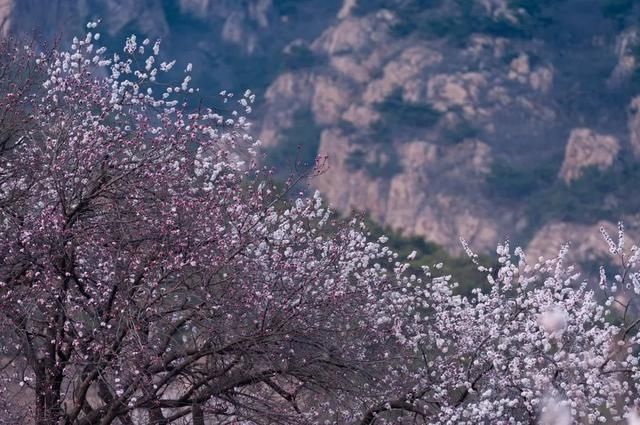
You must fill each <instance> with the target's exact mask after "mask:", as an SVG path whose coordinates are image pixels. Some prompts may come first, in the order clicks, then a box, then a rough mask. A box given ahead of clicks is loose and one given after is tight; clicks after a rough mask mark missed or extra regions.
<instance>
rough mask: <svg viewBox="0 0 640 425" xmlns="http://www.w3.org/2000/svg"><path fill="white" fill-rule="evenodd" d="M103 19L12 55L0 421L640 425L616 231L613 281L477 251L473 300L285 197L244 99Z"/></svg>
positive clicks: (5, 92) (6, 91)
mask: <svg viewBox="0 0 640 425" xmlns="http://www.w3.org/2000/svg"><path fill="white" fill-rule="evenodd" d="M96 27H97V23H90V24H89V25H88V28H87V30H88V32H87V34H86V35H85V36H84V37H82V38H79V39H74V41H73V44H72V45H71V48H70V50H69V51H52V52H49V53H36V52H35V50H34V49H32V48H30V47H25V48H20V47H16V46H15V45H14V44H12V43H10V42H6V43H5V44H3V45H2V46H1V47H2V49H0V53H1V59H2V60H1V61H0V66H2V67H4V68H3V70H5V71H7V72H6V75H15V76H16V77H15V79H14V81H12V82H11V83H4V82H3V83H2V84H0V89H1V90H2V93H1V95H2V101H1V102H0V115H1V118H2V120H0V122H1V124H0V125H1V128H0V134H2V136H3V140H4V142H3V144H2V145H1V146H0V148H1V149H0V318H1V319H0V362H2V363H0V409H1V410H0V423H2V424H3V425H4V423H7V424H9V423H12V424H13V423H16V424H17V423H24V422H34V423H36V424H38V425H41V424H42V425H45V424H47V425H48V424H54V423H56V424H57V423H66V424H94V423H100V424H112V423H113V424H115V423H121V424H133V423H137V422H141V421H142V422H144V421H146V422H148V423H157V424H169V423H184V422H185V421H186V422H190V423H194V424H204V423H206V422H211V423H247V424H271V423H282V424H319V423H325V424H352V423H360V424H363V425H365V424H373V423H374V422H375V423H378V424H380V423H389V424H392V423H393V424H399V423H429V424H478V423H505V424H531V423H548V422H549V421H550V420H552V419H549V418H554V417H555V418H561V419H560V420H561V422H558V423H573V422H578V423H603V422H607V421H614V422H613V423H615V421H617V422H618V423H619V422H620V421H624V420H625V418H627V417H628V418H630V419H629V420H630V422H631V423H633V421H637V414H636V413H635V410H634V408H635V407H638V406H634V403H635V399H636V395H637V392H638V388H637V386H638V382H640V367H638V357H637V351H638V350H637V348H638V342H639V341H638V333H637V326H638V325H639V324H640V320H639V319H633V318H632V317H633V315H634V314H636V313H637V311H636V308H635V307H634V296H635V295H636V294H637V292H640V282H639V281H640V277H639V276H640V274H639V272H638V270H637V268H638V260H639V257H640V254H639V251H638V248H637V247H635V246H634V247H632V248H631V251H630V253H627V252H626V251H625V247H624V245H625V244H624V231H623V228H622V225H620V227H619V235H618V241H614V240H613V239H612V238H611V237H610V236H609V235H608V234H607V233H606V232H605V231H603V235H604V237H605V241H606V243H607V244H609V246H610V249H611V253H612V254H613V255H616V256H617V258H619V260H620V267H621V270H622V271H621V273H620V274H617V275H615V277H614V279H613V280H612V281H609V280H608V279H607V273H606V272H605V270H604V269H602V273H601V281H600V285H599V286H598V285H596V286H590V285H589V284H587V283H586V282H583V281H581V280H580V278H579V275H578V273H577V272H576V270H575V269H574V268H573V267H571V266H567V265H566V264H565V260H564V259H565V256H566V253H567V248H566V247H565V248H563V249H562V250H561V251H560V253H559V254H558V256H557V257H556V258H554V259H550V260H546V261H539V262H537V263H532V262H529V261H528V259H527V258H526V257H525V255H524V253H523V252H522V250H520V249H515V250H514V251H513V252H512V250H511V248H510V246H509V243H504V244H502V245H500V246H499V247H498V250H497V255H498V262H497V264H498V265H497V266H496V267H492V268H487V267H483V266H481V265H480V264H479V260H478V257H477V256H476V255H475V254H473V252H472V250H471V248H470V247H469V246H468V244H466V243H465V242H464V241H463V246H464V249H465V251H466V252H467V253H468V254H469V256H470V257H471V261H473V262H474V263H475V264H477V265H478V268H479V269H480V270H481V271H484V272H486V275H487V282H478V285H477V289H475V290H474V291H473V292H472V294H471V295H469V296H463V295H461V294H460V293H459V292H458V290H457V288H458V284H457V283H456V281H455V280H454V279H453V278H452V277H451V276H447V275H444V276H443V275H441V274H440V273H439V271H440V270H441V267H442V265H441V264H435V265H433V267H424V269H423V272H422V273H421V274H417V273H415V271H414V269H413V268H412V267H411V261H412V260H413V259H414V258H415V255H416V254H415V253H411V254H410V255H409V256H408V258H406V259H403V258H399V257H398V254H396V253H394V252H393V251H392V250H391V249H389V248H388V247H387V246H385V242H386V239H385V238H380V239H379V240H377V241H372V240H371V238H370V235H368V233H367V230H366V227H365V226H364V225H363V224H362V223H361V222H360V221H358V220H356V219H354V220H352V221H348V222H346V221H344V220H340V219H339V218H337V217H335V216H334V215H333V214H332V213H331V211H330V210H329V209H328V207H327V206H326V205H325V204H324V203H323V202H322V199H321V197H320V195H319V194H317V193H316V194H315V195H314V196H312V197H307V196H306V195H305V194H304V193H302V192H299V193H296V190H297V186H296V183H297V181H298V180H300V179H301V178H304V176H299V177H297V178H296V177H295V176H293V177H292V178H291V179H290V180H288V181H287V182H285V183H284V184H277V183H276V182H274V181H273V180H272V177H271V176H272V172H271V170H270V169H268V168H265V167H261V166H260V165H259V164H258V161H257V158H256V152H257V150H256V149H257V147H258V145H259V142H258V141H254V140H253V138H252V137H251V135H250V134H249V130H250V124H249V122H248V120H247V118H246V114H248V113H250V112H251V108H252V104H253V102H254V100H255V95H254V94H253V93H251V92H250V91H247V92H245V93H244V95H243V96H241V97H240V99H239V100H234V98H233V95H232V94H231V93H228V92H226V91H223V92H221V93H220V96H221V97H222V102H223V104H226V105H229V102H231V104H235V105H237V110H232V111H231V112H230V113H229V114H227V115H224V114H222V113H221V112H220V111H219V110H217V109H214V108H210V109H206V108H201V107H198V108H195V107H192V106H191V105H193V103H192V102H191V101H190V99H191V97H190V96H196V95H197V94H196V93H198V91H197V90H196V89H193V88H192V87H191V86H190V84H191V76H190V75H191V71H192V66H191V65H190V64H189V65H188V66H187V67H186V68H185V70H184V76H181V78H180V79H181V81H180V82H178V83H177V84H172V83H168V82H167V81H169V80H170V76H171V70H172V69H173V68H174V66H175V62H173V61H170V62H164V61H161V59H160V43H159V42H154V43H152V42H151V41H149V40H143V41H139V40H138V39H137V38H136V37H135V36H131V37H129V38H128V39H127V40H126V43H125V46H124V49H123V51H122V52H117V53H113V54H109V53H108V52H107V50H106V49H105V48H103V47H99V46H97V43H98V41H99V40H100V36H99V34H98V33H94V32H93V31H94V30H95V28H96ZM18 57H20V58H23V59H25V58H26V59H25V60H21V61H18V60H17V58H18ZM24 63H28V64H29V65H28V68H26V71H28V72H15V71H16V70H17V71H20V67H21V66H23V65H22V64H24ZM23 71H25V70H23ZM25 75H26V76H27V77H24V76H25ZM165 80H167V81H165Z"/></svg>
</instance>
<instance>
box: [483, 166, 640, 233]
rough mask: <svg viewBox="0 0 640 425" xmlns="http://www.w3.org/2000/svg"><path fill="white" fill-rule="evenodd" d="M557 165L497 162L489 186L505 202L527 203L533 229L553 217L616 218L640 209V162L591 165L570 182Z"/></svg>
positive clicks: (585, 220) (590, 220)
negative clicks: (606, 166) (604, 166)
mask: <svg viewBox="0 0 640 425" xmlns="http://www.w3.org/2000/svg"><path fill="white" fill-rule="evenodd" d="M554 164H555V165H554ZM558 169H559V164H558V162H557V161H550V162H549V163H547V164H544V165H539V166H536V167H530V168H516V167H511V166H509V165H505V164H500V163H496V164H494V166H493V167H492V171H491V174H490V175H489V176H488V177H487V180H486V184H487V188H488V190H489V191H490V193H491V195H493V196H496V197H498V198H501V200H502V201H507V202H509V201H513V202H522V201H524V202H526V210H525V212H526V216H527V219H528V224H529V227H530V228H532V229H533V228H537V227H539V226H541V225H543V224H544V223H545V222H548V221H550V220H563V221H572V222H579V223H594V222H596V221H597V220H600V219H608V220H611V221H616V220H619V219H620V216H621V215H624V214H630V213H636V212H637V211H639V210H640V185H638V181H640V164H638V163H637V162H635V161H633V160H628V161H625V160H621V161H620V162H619V163H618V164H616V165H615V166H614V167H612V168H610V169H608V170H605V171H600V170H598V169H597V168H595V167H589V168H587V169H585V170H584V172H583V174H582V176H581V177H580V178H579V179H577V180H575V181H573V182H571V184H569V185H567V184H565V183H564V181H562V180H560V179H558V178H557V174H558ZM594 199H596V201H594Z"/></svg>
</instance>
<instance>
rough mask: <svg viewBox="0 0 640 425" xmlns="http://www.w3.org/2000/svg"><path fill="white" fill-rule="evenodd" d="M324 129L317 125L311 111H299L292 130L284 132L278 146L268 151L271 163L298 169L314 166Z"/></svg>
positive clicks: (295, 115) (295, 116)
mask: <svg viewBox="0 0 640 425" xmlns="http://www.w3.org/2000/svg"><path fill="white" fill-rule="evenodd" d="M321 135H322V128H321V127H320V126H318V124H316V122H315V120H314V119H313V115H312V114H311V111H310V110H308V109H301V110H298V111H297V112H296V113H295V114H294V116H293V123H292V126H291V127H290V128H287V129H286V130H284V131H283V132H282V135H281V138H280V140H279V141H278V144H277V146H275V147H272V148H269V149H267V150H266V154H267V159H268V160H269V162H270V163H272V164H275V165H277V166H280V168H284V167H283V166H289V167H291V166H296V167H298V169H300V167H302V168H308V167H311V166H313V164H314V163H315V159H316V157H317V155H318V147H319V146H320V136H321Z"/></svg>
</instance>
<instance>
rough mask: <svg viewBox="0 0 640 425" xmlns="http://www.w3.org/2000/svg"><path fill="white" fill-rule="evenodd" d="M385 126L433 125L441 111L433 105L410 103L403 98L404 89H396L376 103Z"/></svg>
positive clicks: (415, 126) (428, 126)
mask: <svg viewBox="0 0 640 425" xmlns="http://www.w3.org/2000/svg"><path fill="white" fill-rule="evenodd" d="M376 109H377V110H378V112H379V113H380V115H381V117H382V118H381V120H380V121H381V124H382V125H383V126H384V127H391V126H404V127H411V128H430V127H433V126H434V125H435V124H436V123H437V122H438V120H439V119H440V116H441V115H442V114H441V112H439V111H437V110H435V109H433V107H432V106H431V105H423V104H416V103H408V102H405V101H404V100H403V99H402V90H401V89H398V90H394V91H393V93H392V94H391V95H389V96H388V97H387V98H386V99H385V100H383V101H382V102H380V103H378V104H377V105H376Z"/></svg>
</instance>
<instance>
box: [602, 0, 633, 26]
mask: <svg viewBox="0 0 640 425" xmlns="http://www.w3.org/2000/svg"><path fill="white" fill-rule="evenodd" d="M635 3H636V0H603V1H602V14H603V15H604V16H605V17H606V18H608V19H613V20H616V21H617V20H623V19H624V18H625V17H626V16H627V15H628V14H629V13H630V12H631V9H633V6H634V4H635Z"/></svg>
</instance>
